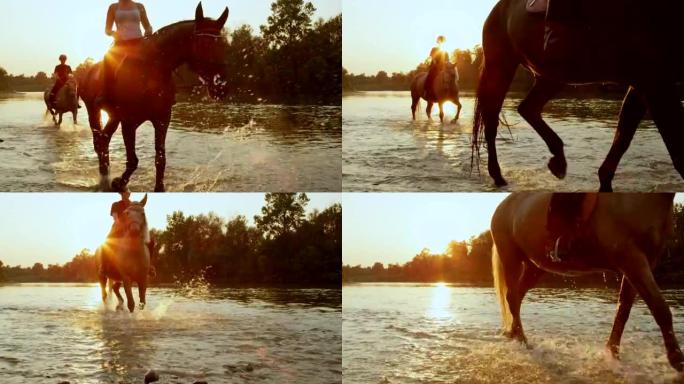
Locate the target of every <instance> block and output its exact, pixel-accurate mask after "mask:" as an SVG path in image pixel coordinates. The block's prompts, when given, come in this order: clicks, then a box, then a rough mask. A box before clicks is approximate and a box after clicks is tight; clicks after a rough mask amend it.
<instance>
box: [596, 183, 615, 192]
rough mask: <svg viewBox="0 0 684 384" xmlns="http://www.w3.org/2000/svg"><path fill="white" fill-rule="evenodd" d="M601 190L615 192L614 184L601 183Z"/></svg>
mask: <svg viewBox="0 0 684 384" xmlns="http://www.w3.org/2000/svg"><path fill="white" fill-rule="evenodd" d="M599 192H613V186H612V185H610V184H609V185H601V188H599Z"/></svg>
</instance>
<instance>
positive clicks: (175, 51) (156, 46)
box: [152, 21, 195, 71]
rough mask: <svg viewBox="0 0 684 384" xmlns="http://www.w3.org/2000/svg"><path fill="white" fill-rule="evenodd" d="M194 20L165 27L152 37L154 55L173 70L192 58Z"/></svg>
mask: <svg viewBox="0 0 684 384" xmlns="http://www.w3.org/2000/svg"><path fill="white" fill-rule="evenodd" d="M194 32H195V24H194V21H183V22H180V23H176V24H173V25H170V26H168V27H164V28H162V29H160V30H159V31H157V33H156V34H155V35H154V37H153V38H152V42H153V44H152V46H153V48H152V49H153V50H154V53H153V54H154V56H156V57H157V58H158V59H159V61H160V62H161V63H162V64H164V65H165V66H166V67H167V68H169V69H170V70H171V71H173V70H175V69H176V68H178V67H180V66H181V65H183V64H185V63H187V62H188V61H189V60H190V54H191V49H192V36H193V34H194Z"/></svg>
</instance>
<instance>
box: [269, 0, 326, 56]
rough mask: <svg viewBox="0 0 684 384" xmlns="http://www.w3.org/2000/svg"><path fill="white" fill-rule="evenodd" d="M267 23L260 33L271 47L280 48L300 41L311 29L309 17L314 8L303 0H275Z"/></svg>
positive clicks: (314, 10)
mask: <svg viewBox="0 0 684 384" xmlns="http://www.w3.org/2000/svg"><path fill="white" fill-rule="evenodd" d="M271 12H272V13H271V16H269V17H268V24H267V25H263V26H261V33H262V35H263V37H264V39H266V41H268V42H269V46H270V47H271V48H276V49H279V48H282V47H284V46H288V45H294V44H296V43H298V42H299V41H302V40H303V39H304V37H305V36H306V35H307V34H308V33H309V31H310V30H311V17H312V16H313V14H314V12H316V8H315V7H314V6H313V4H311V3H310V2H306V3H305V2H304V0H276V1H275V2H274V3H273V4H271Z"/></svg>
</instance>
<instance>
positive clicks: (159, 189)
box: [154, 184, 166, 193]
mask: <svg viewBox="0 0 684 384" xmlns="http://www.w3.org/2000/svg"><path fill="white" fill-rule="evenodd" d="M154 192H155V193H159V192H166V187H165V186H164V184H162V185H157V186H155V187H154Z"/></svg>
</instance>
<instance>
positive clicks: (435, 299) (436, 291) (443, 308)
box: [428, 283, 453, 319]
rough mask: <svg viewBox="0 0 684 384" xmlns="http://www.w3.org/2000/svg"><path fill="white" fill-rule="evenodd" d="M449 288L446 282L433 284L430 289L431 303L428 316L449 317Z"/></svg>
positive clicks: (450, 315)
mask: <svg viewBox="0 0 684 384" xmlns="http://www.w3.org/2000/svg"><path fill="white" fill-rule="evenodd" d="M451 293H452V292H451V288H450V287H449V286H447V284H446V283H437V284H435V286H434V288H433V290H432V305H431V306H430V310H429V311H428V315H430V317H433V318H436V319H449V318H451V317H452V316H453V315H452V314H451V312H450V311H449V306H450V304H451Z"/></svg>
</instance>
